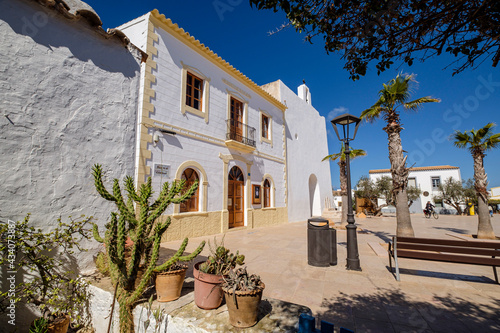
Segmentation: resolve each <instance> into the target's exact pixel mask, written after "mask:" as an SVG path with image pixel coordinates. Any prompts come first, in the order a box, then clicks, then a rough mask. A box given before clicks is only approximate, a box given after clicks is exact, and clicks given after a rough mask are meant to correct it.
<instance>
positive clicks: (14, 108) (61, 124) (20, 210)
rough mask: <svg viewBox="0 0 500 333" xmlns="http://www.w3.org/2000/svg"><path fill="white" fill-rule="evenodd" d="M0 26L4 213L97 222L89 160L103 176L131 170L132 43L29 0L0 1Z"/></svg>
mask: <svg viewBox="0 0 500 333" xmlns="http://www.w3.org/2000/svg"><path fill="white" fill-rule="evenodd" d="M0 36H1V38H0V45H1V46H0V82H1V88H0V109H1V112H2V117H1V118H0V151H1V155H2V158H1V159H0V170H1V173H2V191H0V216H1V219H2V221H6V220H7V219H11V220H20V219H22V218H24V216H25V215H26V213H32V217H31V221H32V222H33V223H35V224H36V225H38V226H40V227H43V228H46V229H49V228H50V227H51V226H54V225H56V223H57V221H56V220H57V218H58V217H62V218H63V220H67V219H66V218H67V217H68V216H69V215H71V216H73V217H77V216H79V215H81V214H85V215H87V216H91V215H92V216H94V218H95V220H96V221H97V223H98V224H99V225H100V226H103V225H104V224H105V222H106V221H107V220H108V217H109V213H110V211H111V209H114V206H113V205H111V204H108V203H107V202H105V200H104V199H102V198H101V197H99V196H98V194H97V193H96V191H95V188H94V184H93V180H92V177H91V167H92V165H93V164H95V163H100V164H102V165H103V167H104V170H105V176H106V183H107V184H108V186H109V185H111V179H112V178H114V177H116V178H120V179H121V178H123V177H124V176H125V175H127V174H130V175H132V174H133V171H134V150H135V140H134V138H135V122H136V112H137V98H138V85H139V73H140V57H139V53H131V52H130V51H129V50H128V49H127V48H126V47H125V46H123V44H122V43H121V41H119V40H117V39H116V38H110V39H105V38H104V37H102V36H100V35H98V34H97V33H96V32H95V30H94V29H93V28H91V27H90V26H89V25H88V24H87V23H86V22H85V20H81V21H79V22H74V21H69V20H67V19H65V18H63V17H62V16H61V15H59V14H57V13H56V12H54V11H51V10H48V9H46V8H45V7H42V6H40V5H39V4H38V3H37V2H35V1H0ZM86 245H87V246H88V247H90V248H95V247H96V246H97V243H96V242H95V241H93V242H90V243H89V244H86ZM93 254H94V252H92V251H91V252H89V253H87V254H86V255H85V256H84V257H83V258H82V260H80V261H79V262H80V264H81V265H82V267H86V266H88V265H89V264H91V261H92V255H93Z"/></svg>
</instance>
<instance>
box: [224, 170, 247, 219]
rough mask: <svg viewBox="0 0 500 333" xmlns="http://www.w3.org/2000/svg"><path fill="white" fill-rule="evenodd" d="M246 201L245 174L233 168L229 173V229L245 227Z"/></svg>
mask: <svg viewBox="0 0 500 333" xmlns="http://www.w3.org/2000/svg"><path fill="white" fill-rule="evenodd" d="M243 199H244V177H243V172H241V169H240V168H238V167H236V166H235V167H233V168H232V169H231V171H229V176H228V191H227V210H228V211H229V228H234V227H242V226H244V224H245V223H244V213H243Z"/></svg>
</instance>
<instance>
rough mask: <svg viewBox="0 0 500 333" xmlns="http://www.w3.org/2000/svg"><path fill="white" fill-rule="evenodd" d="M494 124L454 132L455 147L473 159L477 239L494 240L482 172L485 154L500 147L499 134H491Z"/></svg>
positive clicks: (484, 175)
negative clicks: (466, 150)
mask: <svg viewBox="0 0 500 333" xmlns="http://www.w3.org/2000/svg"><path fill="white" fill-rule="evenodd" d="M493 127H495V124H494V123H489V124H487V125H486V126H484V127H483V128H481V129H479V130H477V131H476V130H474V129H472V130H470V131H465V132H463V133H462V132H460V131H455V134H454V135H453V138H454V139H455V142H454V144H455V146H457V147H458V148H467V149H469V151H470V153H471V155H472V158H473V159H474V188H475V190H476V194H477V216H478V227H477V238H488V239H495V233H494V232H493V228H492V226H491V220H490V214H489V212H488V191H487V190H486V186H488V177H487V175H486V172H485V171H484V165H483V159H484V157H485V156H486V154H485V152H486V151H488V150H490V149H493V148H498V147H499V146H500V133H496V134H494V133H493Z"/></svg>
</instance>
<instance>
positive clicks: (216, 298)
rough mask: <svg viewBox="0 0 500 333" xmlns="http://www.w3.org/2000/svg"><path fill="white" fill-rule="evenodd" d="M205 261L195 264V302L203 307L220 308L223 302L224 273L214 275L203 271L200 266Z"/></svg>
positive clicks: (209, 308)
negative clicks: (222, 285)
mask: <svg viewBox="0 0 500 333" xmlns="http://www.w3.org/2000/svg"><path fill="white" fill-rule="evenodd" d="M202 263H203V262H198V263H196V264H195V265H194V269H193V276H194V302H195V304H196V305H197V306H198V307H199V308H202V309H205V310H212V309H216V308H218V307H219V306H220V305H221V303H222V297H223V293H222V287H221V284H222V282H223V281H224V280H223V279H222V275H214V274H208V273H203V272H201V271H200V270H199V269H198V267H199V266H200V265H201V264H202Z"/></svg>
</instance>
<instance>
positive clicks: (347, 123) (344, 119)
mask: <svg viewBox="0 0 500 333" xmlns="http://www.w3.org/2000/svg"><path fill="white" fill-rule="evenodd" d="M360 123H361V119H359V118H358V117H356V116H353V115H352V114H348V113H344V114H342V115H340V116H338V117H336V118H334V119H333V120H332V125H333V129H334V130H335V133H336V134H337V138H338V139H339V141H342V142H344V143H345V142H349V141H352V140H354V139H355V138H356V133H357V132H358V127H359V124H360ZM353 124H354V133H353V134H352V138H351V137H350V134H351V133H352V130H351V128H352V127H353ZM339 126H342V134H343V137H342V138H340V135H339V130H338V127H339Z"/></svg>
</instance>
